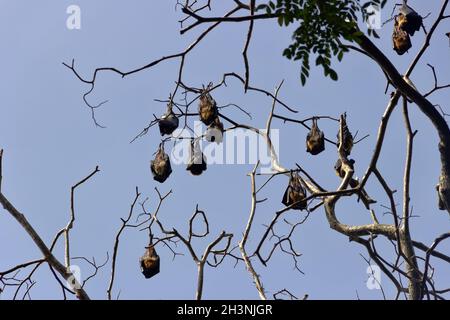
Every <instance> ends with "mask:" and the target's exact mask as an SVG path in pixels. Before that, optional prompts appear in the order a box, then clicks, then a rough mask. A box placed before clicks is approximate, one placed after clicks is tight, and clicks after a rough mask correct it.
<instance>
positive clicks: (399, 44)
mask: <svg viewBox="0 0 450 320" xmlns="http://www.w3.org/2000/svg"><path fill="white" fill-rule="evenodd" d="M422 24H423V18H422V17H421V16H420V15H419V14H418V13H417V12H416V11H415V10H414V9H413V8H411V7H409V6H408V5H407V4H406V3H405V2H404V3H403V4H402V5H400V9H399V12H398V14H397V15H396V16H395V17H394V32H393V33H392V40H393V44H394V50H395V52H397V54H399V55H403V54H404V53H405V52H407V51H408V50H409V49H411V47H412V44H411V37H412V36H414V33H416V31H419V30H420V28H421V27H422Z"/></svg>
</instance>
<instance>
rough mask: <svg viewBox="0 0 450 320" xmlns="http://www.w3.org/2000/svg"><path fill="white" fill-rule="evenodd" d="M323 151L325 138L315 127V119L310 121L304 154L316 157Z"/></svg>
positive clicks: (316, 126) (317, 127)
mask: <svg viewBox="0 0 450 320" xmlns="http://www.w3.org/2000/svg"><path fill="white" fill-rule="evenodd" d="M324 150H325V136H324V134H323V132H322V131H320V129H319V126H318V125H317V119H316V118H314V119H313V120H312V126H311V130H310V131H309V133H308V135H307V136H306V152H309V153H311V154H312V155H318V154H319V153H321V152H322V151H324Z"/></svg>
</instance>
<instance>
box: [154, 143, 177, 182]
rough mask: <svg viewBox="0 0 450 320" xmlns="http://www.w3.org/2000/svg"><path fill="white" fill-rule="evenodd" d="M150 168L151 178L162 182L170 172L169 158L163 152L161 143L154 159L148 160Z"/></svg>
mask: <svg viewBox="0 0 450 320" xmlns="http://www.w3.org/2000/svg"><path fill="white" fill-rule="evenodd" d="M150 169H151V171H152V174H153V179H155V180H156V181H158V182H160V183H163V182H164V181H166V179H167V178H168V177H169V176H170V174H171V173H172V167H171V165H170V158H169V156H168V155H167V153H165V152H164V145H163V144H161V145H160V146H159V148H158V151H157V152H156V156H155V159H154V160H152V161H151V162H150Z"/></svg>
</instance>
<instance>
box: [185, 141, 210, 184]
mask: <svg viewBox="0 0 450 320" xmlns="http://www.w3.org/2000/svg"><path fill="white" fill-rule="evenodd" d="M186 170H188V171H190V172H191V174H193V175H194V176H199V175H201V174H202V173H203V171H206V158H205V156H204V155H203V153H202V151H201V150H200V145H199V144H198V141H196V142H195V143H194V141H191V154H190V158H189V162H188V165H187V168H186Z"/></svg>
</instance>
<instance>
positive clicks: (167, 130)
mask: <svg viewBox="0 0 450 320" xmlns="http://www.w3.org/2000/svg"><path fill="white" fill-rule="evenodd" d="M178 123H179V120H178V117H177V116H176V115H175V114H174V113H173V111H172V103H169V104H168V105H167V112H166V113H165V114H164V115H163V116H162V117H161V119H159V121H158V125H159V132H160V133H161V135H162V136H163V135H165V134H167V135H171V134H172V133H173V132H174V131H175V130H176V129H177V128H178Z"/></svg>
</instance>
